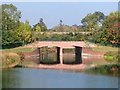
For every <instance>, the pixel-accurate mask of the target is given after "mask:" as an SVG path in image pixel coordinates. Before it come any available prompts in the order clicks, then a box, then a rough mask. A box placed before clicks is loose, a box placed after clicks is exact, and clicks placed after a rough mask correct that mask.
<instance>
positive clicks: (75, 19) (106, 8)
mask: <svg viewBox="0 0 120 90" xmlns="http://www.w3.org/2000/svg"><path fill="white" fill-rule="evenodd" d="M2 4H13V5H15V6H16V7H17V9H18V10H20V11H21V14H22V17H21V19H20V20H21V21H22V22H25V21H26V20H27V21H29V23H30V25H31V26H33V25H35V24H36V23H38V22H39V20H40V18H43V21H44V23H45V24H46V26H47V28H48V29H50V28H53V27H55V26H57V25H58V24H59V21H60V20H62V21H63V24H65V25H69V26H71V25H74V24H76V25H81V20H82V19H83V18H84V17H85V16H86V15H87V14H89V13H94V12H96V11H100V12H102V13H104V14H105V15H109V13H111V12H114V11H118V3H117V2H32V3H31V2H4V3H2ZM93 4H94V5H93Z"/></svg>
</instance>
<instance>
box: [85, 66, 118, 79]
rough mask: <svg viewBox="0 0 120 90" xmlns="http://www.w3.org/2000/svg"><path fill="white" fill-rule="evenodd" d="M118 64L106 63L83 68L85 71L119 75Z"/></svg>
mask: <svg viewBox="0 0 120 90" xmlns="http://www.w3.org/2000/svg"><path fill="white" fill-rule="evenodd" d="M119 71H120V64H108V65H100V66H96V67H92V68H90V69H87V70H85V72H87V73H95V74H103V75H113V76H117V77H118V76H120V72H119Z"/></svg>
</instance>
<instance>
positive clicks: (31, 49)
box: [2, 47, 35, 53]
mask: <svg viewBox="0 0 120 90" xmlns="http://www.w3.org/2000/svg"><path fill="white" fill-rule="evenodd" d="M34 50H35V48H25V47H18V48H12V49H3V50H2V51H3V52H14V53H18V52H32V51H34Z"/></svg>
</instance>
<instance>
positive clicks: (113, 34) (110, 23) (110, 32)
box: [99, 11, 120, 45]
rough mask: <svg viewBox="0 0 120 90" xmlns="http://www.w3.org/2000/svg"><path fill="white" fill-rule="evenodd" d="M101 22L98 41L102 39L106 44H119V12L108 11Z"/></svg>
mask: <svg viewBox="0 0 120 90" xmlns="http://www.w3.org/2000/svg"><path fill="white" fill-rule="evenodd" d="M102 24H103V25H102V29H101V32H99V33H100V37H99V38H100V41H104V42H106V43H107V44H112V45H120V42H119V38H120V35H119V32H120V29H119V28H120V12H118V11H116V12H112V13H110V14H109V15H108V16H107V17H106V18H105V20H104V21H103V23H102Z"/></svg>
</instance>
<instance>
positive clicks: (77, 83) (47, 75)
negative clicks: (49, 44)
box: [2, 68, 118, 88]
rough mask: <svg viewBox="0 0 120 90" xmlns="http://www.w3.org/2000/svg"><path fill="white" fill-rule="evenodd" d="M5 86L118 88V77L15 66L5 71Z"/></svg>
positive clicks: (3, 78) (3, 79)
mask: <svg viewBox="0 0 120 90" xmlns="http://www.w3.org/2000/svg"><path fill="white" fill-rule="evenodd" d="M2 81H3V88H117V87H118V77H112V76H102V75H92V74H85V73H81V72H70V71H69V72H68V71H63V70H49V69H31V68H13V69H9V70H4V71H3V77H2Z"/></svg>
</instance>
